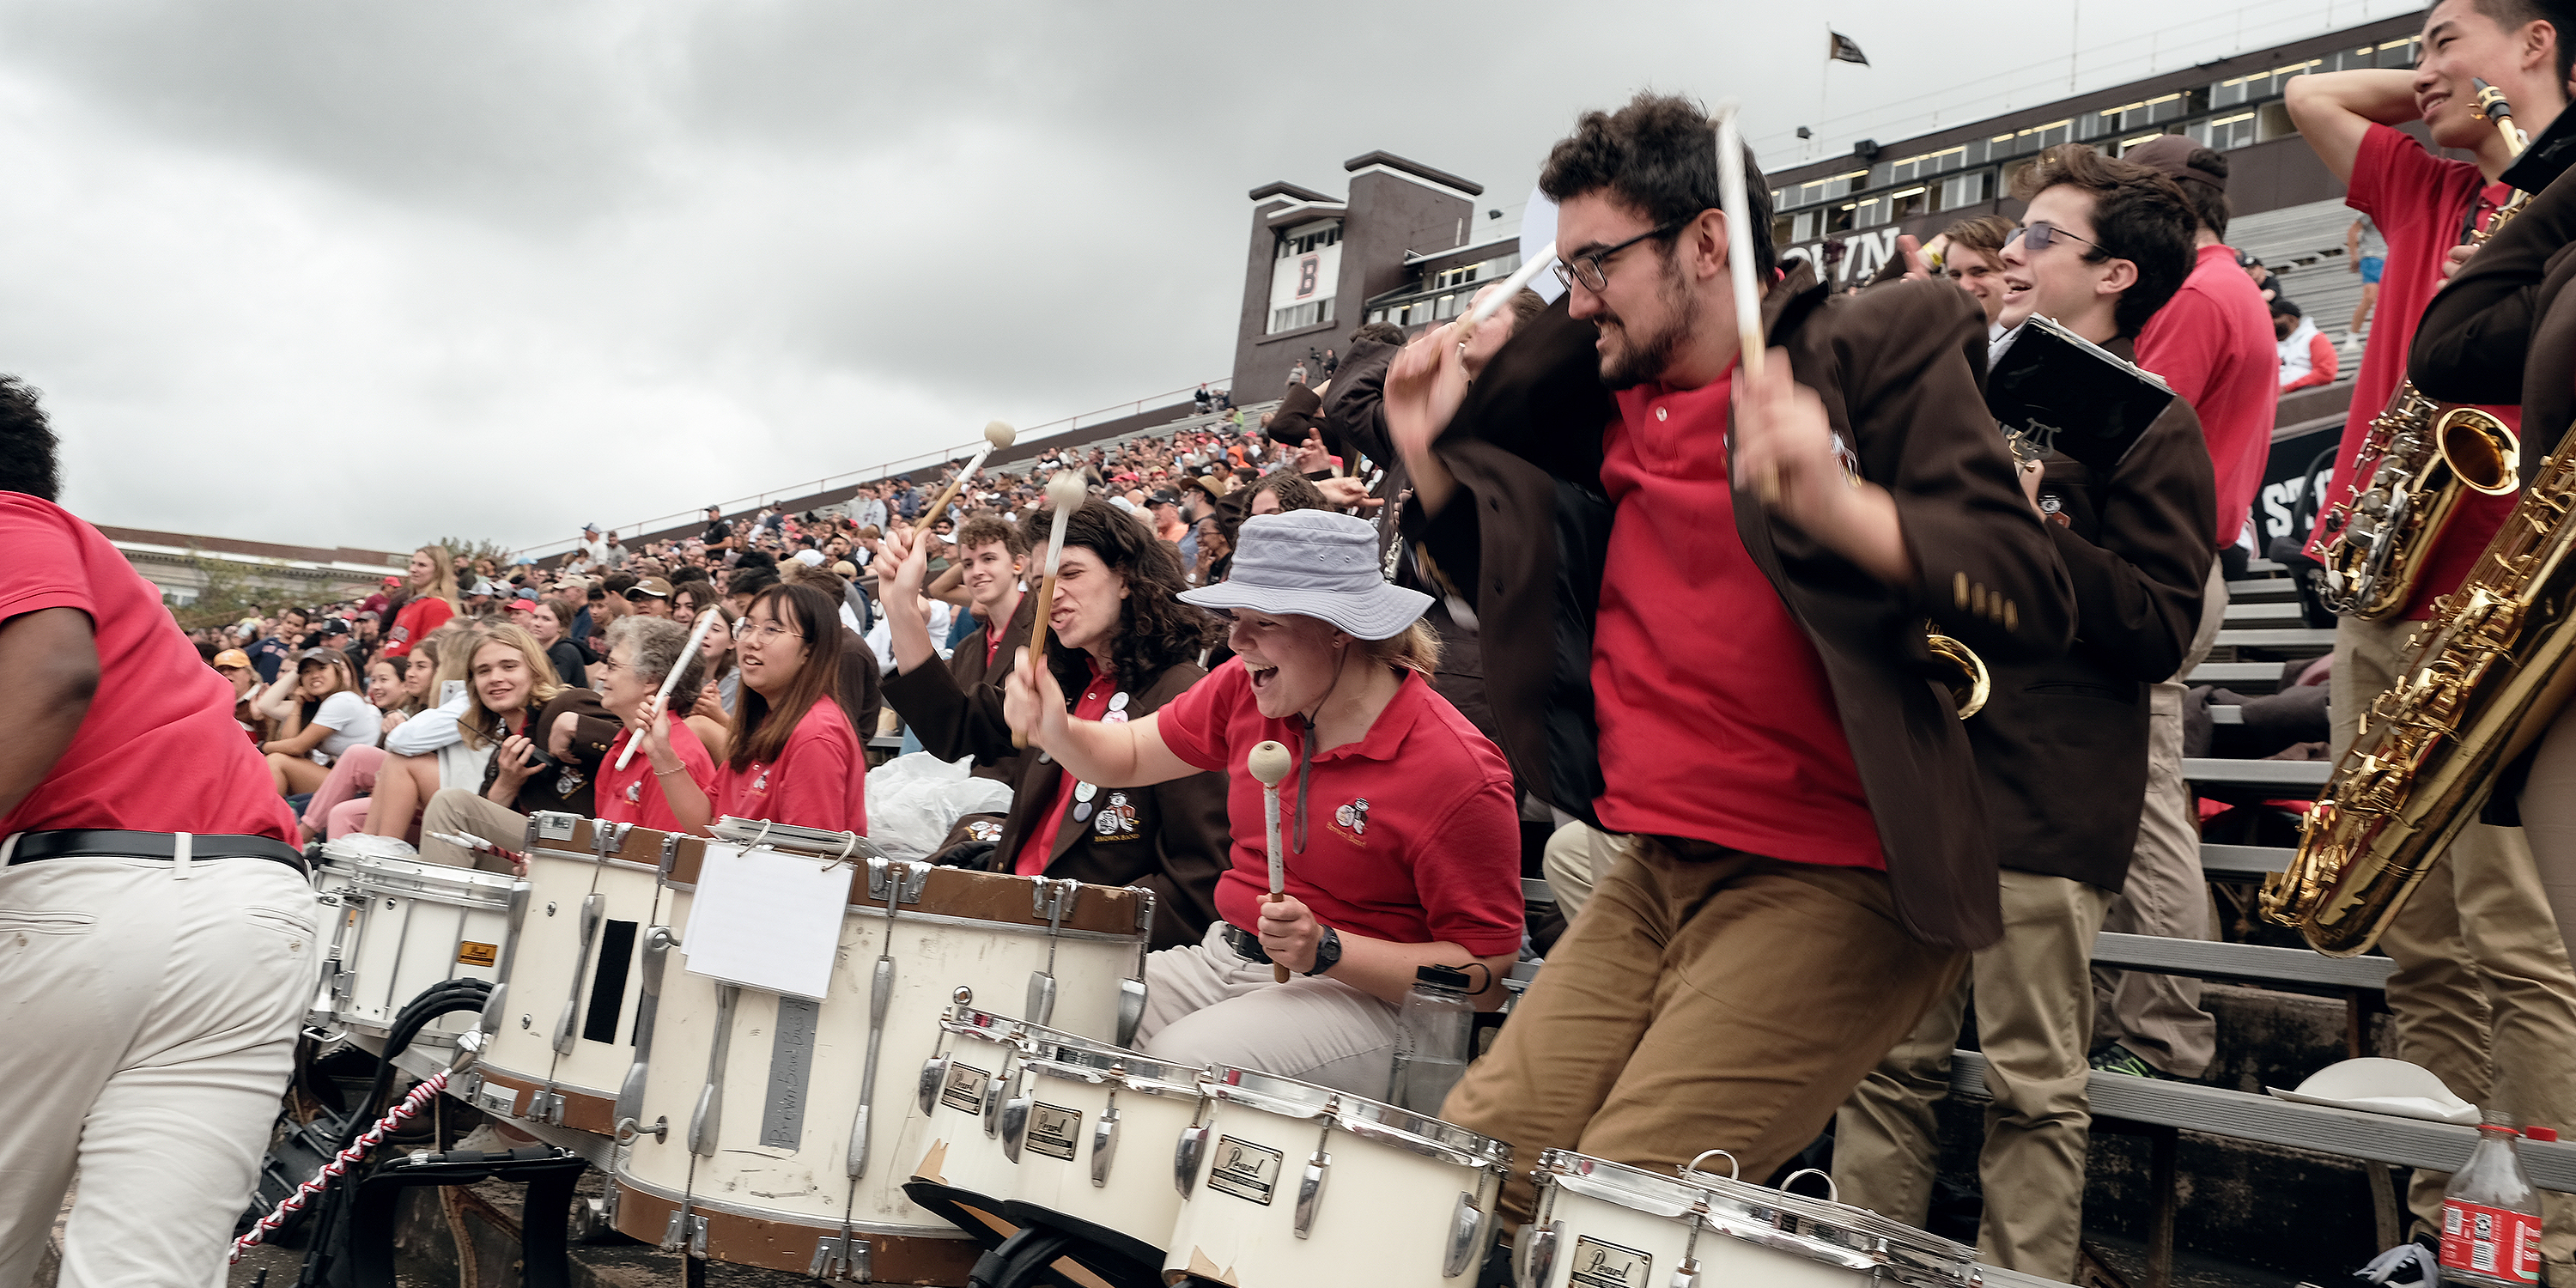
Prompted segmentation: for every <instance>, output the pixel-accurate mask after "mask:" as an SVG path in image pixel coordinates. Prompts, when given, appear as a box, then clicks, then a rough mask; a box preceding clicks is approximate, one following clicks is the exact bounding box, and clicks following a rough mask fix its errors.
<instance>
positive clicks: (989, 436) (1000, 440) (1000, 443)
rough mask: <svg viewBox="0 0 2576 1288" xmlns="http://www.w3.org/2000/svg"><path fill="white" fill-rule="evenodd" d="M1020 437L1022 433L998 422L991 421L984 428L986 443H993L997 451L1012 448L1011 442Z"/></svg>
mask: <svg viewBox="0 0 2576 1288" xmlns="http://www.w3.org/2000/svg"><path fill="white" fill-rule="evenodd" d="M1019 436H1020V431H1018V430H1016V429H1013V428H1011V427H1010V426H1008V425H1005V424H1003V423H1002V422H1000V421H998V420H996V421H991V422H989V423H987V424H986V425H985V426H984V441H985V442H987V443H991V444H992V445H993V447H994V449H995V450H997V451H998V450H1000V449H1002V448H1005V447H1008V446H1010V445H1011V440H1012V439H1015V438H1018V437H1019Z"/></svg>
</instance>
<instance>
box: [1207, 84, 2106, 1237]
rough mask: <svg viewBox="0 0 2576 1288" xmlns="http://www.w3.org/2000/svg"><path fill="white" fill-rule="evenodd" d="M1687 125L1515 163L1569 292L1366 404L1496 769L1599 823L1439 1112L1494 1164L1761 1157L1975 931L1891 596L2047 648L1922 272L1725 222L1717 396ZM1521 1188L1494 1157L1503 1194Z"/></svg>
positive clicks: (1944, 762) (1972, 892)
mask: <svg viewBox="0 0 2576 1288" xmlns="http://www.w3.org/2000/svg"><path fill="white" fill-rule="evenodd" d="M1711 132H1712V123H1711V121H1710V120H1709V118H1708V117H1707V116H1706V115H1705V114H1704V113H1703V112H1701V111H1700V109H1698V108H1697V107H1696V106H1694V105H1692V104H1691V103H1689V102H1688V101H1686V100H1683V99H1680V98H1675V97H1663V96H1655V95H1651V94H1642V95H1639V96H1638V97H1637V98H1636V99H1635V100H1633V101H1632V102H1631V103H1629V104H1628V105H1627V106H1626V107H1624V108H1622V109H1620V110H1619V111H1617V112H1616V113H1605V112H1591V113H1587V114H1585V115H1584V116H1583V118H1582V119H1581V121H1580V122H1579V123H1578V125H1577V127H1576V132H1575V134H1574V135H1573V136H1572V137H1570V138H1567V139H1565V140H1563V141H1561V142H1559V143H1558V144H1557V145H1556V147H1555V149H1554V151H1553V152H1552V153H1551V154H1550V156H1549V158H1548V161H1547V164H1546V167H1545V169H1544V170H1543V172H1542V174H1541V176H1540V188H1541V189H1542V190H1543V191H1544V192H1546V193H1547V194H1548V196H1549V197H1550V198H1551V199H1553V200H1555V201H1556V202H1557V203H1558V223H1557V245H1558V247H1559V248H1560V251H1559V253H1560V255H1561V256H1562V257H1563V258H1562V260H1561V261H1560V265H1561V267H1560V276H1561V277H1563V278H1564V279H1566V280H1567V283H1568V286H1569V293H1568V296H1567V299H1566V300H1564V301H1561V302H1560V304H1559V306H1557V307H1552V308H1551V309H1550V310H1549V311H1548V312H1547V313H1545V314H1542V315H1541V316H1540V317H1539V318H1538V319H1536V320H1535V321H1533V322H1531V323H1530V324H1529V325H1528V326H1527V327H1526V328H1525V329H1524V330H1523V332H1522V333H1521V334H1520V335H1519V336H1518V337H1517V338H1516V339H1515V341H1514V343H1512V344H1510V345H1507V346H1505V347H1504V348H1503V349H1502V351H1501V352H1499V353H1497V354H1496V355H1495V356H1494V360H1493V361H1492V362H1491V363H1489V364H1488V365H1487V366H1486V368H1485V370H1484V372H1483V374H1482V375H1480V376H1479V377H1478V378H1477V380H1476V382H1475V384H1474V387H1473V388H1472V389H1470V388H1468V387H1467V384H1466V381H1465V378H1464V377H1465V372H1464V370H1463V368H1462V367H1461V366H1460V365H1459V364H1458V362H1457V361H1456V350H1457V339H1458V337H1457V336H1456V334H1455V328H1454V327H1446V328H1442V329H1441V330H1437V331H1434V332H1432V333H1430V334H1429V335H1428V336H1426V337H1424V338H1423V339H1422V340H1421V341H1418V342H1417V343H1416V346H1415V347H1414V348H1412V349H1409V350H1408V351H1407V352H1406V354H1405V356H1404V357H1403V358H1402V359H1400V360H1399V361H1398V363H1397V366H1396V368H1395V370H1394V371H1392V372H1391V373H1390V374H1389V376H1388V379H1387V386H1386V388H1387V392H1386V399H1387V410H1388V419H1389V422H1390V425H1391V427H1392V428H1393V430H1394V432H1395V438H1396V444H1397V446H1398V448H1399V449H1400V450H1401V451H1402V452H1403V453H1404V457H1405V462H1406V465H1407V466H1408V468H1409V470H1410V472H1411V475H1412V478H1413V481H1414V488H1415V495H1414V497H1413V499H1412V501H1410V502H1408V506H1409V507H1411V511H1412V512H1411V513H1408V515H1407V516H1406V528H1407V531H1408V533H1409V534H1412V535H1415V536H1416V539H1417V540H1419V541H1421V542H1423V543H1424V544H1427V545H1428V546H1429V547H1430V548H1431V550H1432V552H1433V554H1434V556H1435V560H1436V562H1437V565H1438V567H1439V568H1440V569H1441V570H1442V571H1443V573H1444V574H1445V576H1446V578H1447V579H1448V581H1449V582H1450V583H1451V585H1452V586H1453V587H1455V588H1456V589H1457V593H1461V594H1464V595H1466V596H1468V597H1470V598H1471V599H1472V600H1473V601H1474V602H1475V606H1476V609H1477V615H1478V617H1479V619H1480V620H1481V622H1482V623H1483V624H1484V631H1483V636H1482V639H1483V643H1484V645H1485V681H1486V684H1487V686H1488V688H1489V690H1490V691H1491V692H1492V694H1493V697H1494V709H1495V712H1496V717H1497V719H1498V720H1499V721H1500V722H1501V724H1502V726H1503V730H1504V733H1505V735H1506V736H1505V745H1506V747H1507V748H1508V749H1509V752H1510V755H1511V757H1512V761H1513V764H1514V765H1515V767H1517V768H1518V770H1519V779H1520V781H1521V782H1522V783H1523V784H1524V785H1526V786H1528V787H1530V788H1531V789H1532V790H1534V791H1537V792H1540V793H1541V794H1543V795H1545V796H1547V797H1549V798H1550V799H1551V801H1552V803H1553V804H1555V805H1556V806H1557V807H1558V808H1561V809H1564V810H1567V811H1568V812H1571V813H1575V814H1578V815H1580V816H1583V817H1585V818H1586V819H1587V821H1598V822H1599V823H1600V824H1601V825H1602V826H1604V827H1605V828H1606V829H1608V830H1610V831H1613V832H1621V833H1630V834H1633V835H1634V840H1633V842H1632V843H1631V844H1630V845H1629V846H1628V847H1627V853H1626V855H1625V857H1623V858H1621V859H1620V860H1619V862H1618V863H1617V865H1616V866H1615V867H1613V868H1612V869H1611V871H1610V873H1609V874H1608V876H1607V878H1606V879H1605V880H1604V881H1603V882H1602V883H1601V885H1600V886H1599V887H1598V888H1597V889H1596V890H1595V892H1594V894H1593V897H1592V901H1591V902H1590V903H1589V904H1587V905H1586V906H1585V909H1584V912H1583V915H1582V916H1580V917H1578V918H1577V919H1576V920H1575V922H1574V925H1573V927H1572V928H1571V929H1570V930H1569V931H1567V933H1566V935H1565V938H1564V939H1563V940H1561V941H1559V943H1558V944H1557V946H1556V948H1555V949H1554V951H1553V952H1552V953H1551V954H1550V955H1549V959H1548V967H1547V970H1546V971H1545V972H1543V973H1542V974H1541V975H1540V976H1539V978H1538V980H1537V981H1536V983H1535V984H1534V986H1533V987H1532V988H1531V990H1530V991H1529V992H1528V993H1527V994H1525V995H1524V996H1523V997H1522V999H1521V1002H1520V1004H1519V1006H1518V1008H1516V1011H1515V1016H1514V1019H1513V1021H1512V1023H1510V1024H1509V1025H1506V1026H1505V1027H1504V1028H1503V1030H1502V1034H1501V1037H1500V1038H1499V1040H1498V1041H1497V1042H1496V1043H1495V1045H1494V1048H1493V1049H1492V1051H1491V1052H1490V1053H1489V1054H1488V1055H1487V1056H1486V1057H1485V1058H1484V1059H1483V1060H1481V1061H1479V1062H1477V1063H1476V1064H1475V1065H1473V1066H1471V1067H1470V1068H1469V1069H1468V1071H1467V1076H1466V1079H1465V1081H1463V1082H1461V1083H1460V1084H1459V1086H1458V1089H1457V1090H1456V1091H1455V1092H1454V1093H1452V1094H1451V1096H1450V1098H1449V1101H1448V1104H1447V1107H1446V1109H1445V1110H1444V1113H1443V1117H1446V1118H1448V1119H1450V1120H1451V1121H1454V1122H1457V1123H1460V1124H1462V1125H1464V1126H1467V1127H1469V1128H1472V1129H1474V1130H1476V1131H1479V1132H1482V1133H1484V1134H1486V1135H1488V1136H1494V1137H1498V1138H1501V1139H1503V1140H1505V1141H1508V1142H1510V1144H1511V1147H1512V1153H1513V1157H1515V1158H1534V1157H1536V1156H1537V1155H1538V1153H1539V1152H1540V1151H1542V1150H1545V1149H1550V1148H1568V1149H1580V1150H1582V1151H1583V1152H1585V1153H1589V1154H1594V1155H1599V1156H1602V1157H1607V1158H1610V1159H1613V1160H1616V1161H1619V1162H1624V1163H1631V1164H1635V1165H1638V1166H1643V1167H1670V1166H1673V1165H1677V1164H1680V1163H1683V1162H1686V1161H1688V1160H1689V1159H1690V1158H1691V1157H1692V1156H1693V1155H1694V1154H1696V1153H1698V1152H1699V1151H1701V1150H1705V1149H1711V1148H1723V1149H1726V1150H1729V1151H1732V1152H1733V1153H1734V1154H1735V1155H1736V1157H1737V1159H1738V1160H1739V1161H1740V1162H1741V1164H1742V1168H1743V1173H1744V1175H1746V1176H1748V1177H1754V1178H1760V1177H1765V1176H1768V1175H1769V1174H1770V1173H1771V1172H1772V1170H1773V1169H1775V1168H1777V1167H1778V1166H1779V1165H1780V1164H1781V1163H1782V1162H1783V1161H1784V1160H1786V1159H1788V1158H1789V1157H1790V1156H1791V1155H1792V1154H1794V1153H1795V1152H1796V1151H1797V1150H1799V1149H1800V1148H1801V1147H1803V1146H1805V1145H1806V1144H1807V1142H1808V1141H1810V1140H1812V1139H1813V1138H1814V1137H1815V1135H1816V1134H1817V1132H1818V1131H1819V1130H1820V1129H1822V1128H1823V1127H1824V1125H1825V1123H1826V1122H1827V1121H1828V1120H1829V1119H1830V1118H1831V1117H1832V1116H1833V1113H1834V1110H1835V1108H1836V1107H1837V1106H1838V1105H1840V1104H1841V1103H1842V1101H1843V1099H1844V1098H1845V1096H1846V1095H1848V1094H1849V1092H1850V1091H1851V1089H1852V1087H1853V1086H1854V1085H1855V1084H1856V1083H1858V1082H1859V1081H1860V1079H1861V1077H1862V1076H1863V1075H1864V1074H1866V1073H1867V1072H1868V1071H1869V1070H1870V1068H1871V1067H1872V1066H1873V1065H1875V1064H1876V1063H1877V1062H1878V1060H1879V1057H1880V1056H1882V1055H1884V1054H1885V1053H1886V1052H1887V1050H1888V1049H1889V1048H1890V1047H1891V1046H1893V1045H1894V1044H1895V1043H1896V1041H1897V1040H1898V1039H1899V1038H1901V1037H1903V1036H1904V1035H1905V1034H1906V1033H1907V1032H1908V1031H1910V1030H1911V1029H1912V1028H1913V1027H1914V1024H1915V1021H1916V1020H1917V1019H1918V1018H1919V1017H1920V1016H1921V1015H1922V1013H1923V1011H1924V1010H1925V1008H1926V1007H1928V1006H1929V1005H1930V1004H1931V1003H1932V1002H1933V1001H1935V1000H1936V999H1938V998H1941V997H1945V996H1947V995H1948V994H1949V992H1950V990H1951V989H1952V988H1953V987H1954V986H1955V985H1956V984H1957V982H1958V979H1959V977H1960V974H1961V972H1962V971H1963V970H1964V969H1965V967H1966V965H1967V955H1968V953H1969V952H1970V951H1971V950H1974V949H1977V948H1982V947H1985V946H1986V945H1988V944H1991V943H1993V942H1994V941H1995V939H1996V938H1997V937H1998V936H1999V935H2000V934H2001V933H2002V922H2001V916H2000V912H1999V908H1998V898H1997V875H1996V873H1997V868H1996V859H1995V853H1994V842H1993V834H1992V830H1991V828H1990V826H1989V823H1988V820H1987V816H1986V813H1985V810H1984V807H1983V804H1982V797H1981V794H1980V791H1979V788H1978V783H1977V777H1976V766H1975V763H1974V760H1973V757H1972V755H1971V752H1970V749H1969V745H1968V741H1967V736H1966V734H1965V733H1964V732H1963V731H1962V730H1961V728H1960V724H1959V720H1958V718H1957V714H1956V711H1955V710H1954V708H1953V706H1952V703H1951V700H1950V698H1949V697H1948V691H1947V690H1946V689H1945V688H1944V687H1943V685H1942V684H1941V683H1940V681H1939V675H1940V671H1939V669H1938V667H1937V664H1936V663H1935V662H1934V661H1933V660H1932V658H1931V657H1930V655H1929V653H1928V651H1927V649H1926V648H1925V645H1924V635H1923V624H1924V621H1925V619H1926V618H1927V617H1928V618H1930V619H1931V620H1932V621H1933V622H1934V623H1935V624H1936V625H1937V626H1938V628H1939V629H1940V630H1941V631H1943V632H1945V633H1947V634H1949V635H1951V636H1954V637H1956V638H1957V639H1959V640H1960V641H1962V642H1964V643H1966V644H1967V645H1968V646H1969V647H1971V648H1973V649H1975V650H1976V651H1977V652H1979V653H1980V654H1982V655H1984V656H1986V657H1988V658H1992V659H1998V660H2000V659H2005V658H2009V657H2014V656H2028V657H2045V656H2051V655H2054V654H2057V653H2061V652H2063V651H2064V650H2065V648H2066V645H2067V642H2068V639H2069V636H2070V634H2071V629H2072V614H2073V609H2074V603H2073V593H2072V590H2071V588H2070V585H2069V582H2068V579H2067V574H2066V571H2065V569H2064V568H2063V567H2062V566H2061V565H2060V564H2059V562H2058V556H2057V554H2056V552H2055V550H2054V549H2053V548H2052V545H2051V541H2050V538H2049V536H2048V534H2047V531H2046V529H2045V528H2043V527H2042V526H2041V524H2040V522H2039V519H2038V516H2037V515H2036V514H2035V513H2034V512H2033V510H2032V507H2031V505H2030V502H2029V501H2028V499H2027V498H2026V497H2025V495H2024V494H2023V492H2022V489H2021V487H2020V486H2019V485H2018V484H2017V483H2016V481H2015V469H2014V466H2013V464H2012V461H2011V459H2010V458H2009V457H2008V456H2007V455H2006V454H2005V450H2004V445H2003V443H2002V441H2001V439H2000V436H1999V435H1998V434H1996V432H1995V426H1994V421H1993V419H1992V417H1991V416H1990V415H1989V414H1988V413H1987V412H1986V409H1985V407H1984V405H1983V401H1982V399H1981V398H1980V396H1979V391H1978V387H1977V380H1978V372H1979V368H1978V366H1977V362H1976V355H1977V354H1978V353H1979V352H1980V351H1981V350H1980V345H1981V344H1982V342H1983V340H1984V322H1985V319H1984V317H1983V316H1982V315H1981V314H1980V313H1979V312H1978V311H1977V309H1976V308H1975V307H1974V305H1973V303H1972V302H1971V301H1970V300H1969V299H1968V297H1967V296H1966V295H1964V294H1963V293H1962V292H1961V291H1959V290H1958V289H1957V288H1956V287H1953V286H1950V285H1948V284H1946V283H1934V282H1897V283H1891V284H1889V285H1886V286H1883V287H1880V288H1877V289H1874V290H1871V291H1869V292H1867V293H1865V294H1861V295H1856V296H1830V297H1829V293H1828V292H1827V291H1826V290H1824V289H1823V288H1820V287H1819V286H1817V284H1816V282H1815V279H1814V277H1813V275H1812V272H1811V270H1810V269H1809V268H1808V267H1806V266H1804V265H1801V266H1800V267H1799V268H1798V269H1796V270H1795V271H1794V272H1793V273H1792V274H1790V275H1789V276H1788V277H1787V278H1786V279H1785V280H1776V281H1775V280H1773V276H1774V275H1773V271H1772V266H1771V249H1770V245H1769V242H1768V240H1767V239H1764V238H1755V239H1752V240H1753V241H1754V244H1753V245H1751V246H1747V247H1742V248H1737V254H1736V256H1735V260H1736V263H1737V264H1738V265H1740V271H1749V272H1752V273H1754V274H1757V282H1758V283H1759V284H1760V287H1761V288H1762V291H1763V294H1764V297H1765V298H1764V301H1763V310H1762V311H1763V314H1764V317H1765V320H1766V322H1767V328H1766V329H1767V331H1768V333H1769V334H1770V335H1771V336H1772V337H1773V339H1774V340H1775V341H1776V343H1778V344H1779V345H1781V346H1782V348H1780V349H1775V350H1773V351H1772V353H1771V355H1770V357H1769V361H1768V364H1767V367H1766V370H1765V372H1764V378H1763V380H1762V381H1761V382H1760V383H1759V386H1758V387H1754V388H1737V387H1736V386H1737V384H1738V381H1737V378H1736V374H1735V373H1736V370H1737V358H1738V356H1739V355H1738V340H1737V331H1736V327H1735V312H1734V307H1733V300H1732V290H1733V282H1732V279H1731V277H1730V276H1729V273H1730V257H1729V249H1730V248H1729V240H1730V239H1729V237H1728V234H1727V230H1726V224H1725V218H1724V215H1723V213H1722V212H1721V210H1720V209H1719V195H1718V194H1719V167H1718V165H1717V161H1716V156H1715V149H1714V148H1712V147H1711V146H1710V135H1711ZM1748 179H1749V184H1748V187H1749V190H1750V193H1751V196H1750V197H1749V198H1748V199H1749V200H1750V201H1751V203H1752V204H1753V206H1754V209H1753V210H1752V211H1750V212H1749V213H1750V215H1751V217H1752V224H1753V226H1754V227H1755V228H1768V227H1769V226H1770V212H1769V211H1768V209H1767V208H1766V203H1767V193H1768V189H1767V188H1766V187H1765V186H1764V184H1763V182H1762V180H1761V178H1760V176H1759V175H1758V174H1755V175H1751V176H1748ZM1596 337H1597V342H1596ZM1605 385H1606V386H1608V387H1609V388H1610V389H1612V390H1616V391H1617V394H1616V402H1615V409H1614V408H1612V407H1610V406H1609V404H1610V399H1609V397H1608V396H1607V395H1605V394H1604V392H1603V388H1604V386H1605ZM1819 391H1822V393H1821V395H1820V393H1819ZM1605 411H1606V412H1607V413H1608V414H1607V415H1606V416H1605V415H1604V412H1605ZM1453 416H1454V418H1455V420H1456V422H1457V423H1458V424H1459V425H1461V426H1462V427H1465V428H1466V429H1468V430H1469V431H1470V432H1469V433H1466V434H1458V435H1450V434H1446V433H1444V431H1445V430H1446V429H1447V428H1448V426H1449V425H1450V424H1451V422H1452V420H1453ZM1605 419H1606V420H1607V424H1606V425H1605V424H1604V421H1605ZM1730 447H1731V450H1730ZM1739 480H1740V482H1739ZM1595 486H1597V487H1599V488H1600V489H1601V490H1602V493H1606V500H1604V499H1602V495H1601V493H1594V492H1593V491H1591V490H1590V489H1591V488H1593V487H1595ZM1765 491H1768V492H1769V493H1770V497H1771V499H1770V500H1769V501H1768V502H1767V503H1766V501H1765V500H1763V499H1762V496H1763V493H1764V492H1765ZM1247 535H1248V533H1247ZM1560 550H1563V551H1565V552H1567V557H1566V558H1565V559H1563V560H1562V561H1561V560H1560V557H1559V551H1560ZM1238 568H1240V565H1239V564H1238ZM1241 575H1242V574H1241V572H1240V571H1238V573H1237V576H1238V577H1240V576H1241ZM1497 623H1509V626H1508V628H1505V627H1501V626H1498V625H1497ZM1596 730H1597V733H1596ZM1531 1201H1532V1190H1531V1188H1530V1183H1529V1181H1528V1180H1527V1179H1526V1178H1525V1177H1521V1178H1515V1179H1514V1180H1513V1181H1512V1182H1511V1183H1510V1185H1509V1186H1508V1187H1507V1189H1506V1191H1505V1198H1504V1209H1505V1212H1506V1215H1507V1217H1508V1218H1509V1219H1511V1220H1514V1221H1519V1220H1526V1219H1527V1218H1528V1217H1529V1215H1530V1204H1531Z"/></svg>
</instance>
